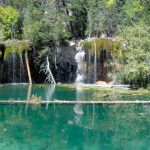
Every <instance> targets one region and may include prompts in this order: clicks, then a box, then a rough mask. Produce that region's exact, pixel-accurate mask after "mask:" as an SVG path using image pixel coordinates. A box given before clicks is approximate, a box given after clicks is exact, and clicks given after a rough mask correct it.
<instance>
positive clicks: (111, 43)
mask: <svg viewBox="0 0 150 150" xmlns="http://www.w3.org/2000/svg"><path fill="white" fill-rule="evenodd" d="M81 46H82V49H83V48H85V47H87V48H89V49H90V54H91V56H93V55H94V50H95V47H96V54H97V56H100V53H101V51H102V50H106V51H107V52H110V53H112V54H113V55H114V56H115V57H117V56H118V55H119V54H120V49H121V42H120V41H117V40H114V39H112V38H108V39H94V40H92V41H90V42H87V41H85V42H84V41H83V42H81Z"/></svg>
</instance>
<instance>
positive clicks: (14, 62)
mask: <svg viewBox="0 0 150 150" xmlns="http://www.w3.org/2000/svg"><path fill="white" fill-rule="evenodd" d="M12 59H13V80H12V82H13V83H15V82H16V54H15V53H14V50H13V54H12Z"/></svg>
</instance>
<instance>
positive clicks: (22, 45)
mask: <svg viewBox="0 0 150 150" xmlns="http://www.w3.org/2000/svg"><path fill="white" fill-rule="evenodd" d="M4 44H5V52H4V60H6V58H7V56H8V54H13V53H17V54H18V55H22V54H23V51H24V50H29V43H28V41H19V40H7V41H6V42H5V43H4Z"/></svg>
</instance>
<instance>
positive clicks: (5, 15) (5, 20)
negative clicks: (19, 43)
mask: <svg viewBox="0 0 150 150" xmlns="http://www.w3.org/2000/svg"><path fill="white" fill-rule="evenodd" d="M18 18H19V12H17V11H16V10H15V9H14V8H12V7H11V6H7V7H1V6H0V20H1V27H2V35H3V37H4V39H8V38H13V36H14V34H15V31H14V26H15V23H16V22H17V21H18Z"/></svg>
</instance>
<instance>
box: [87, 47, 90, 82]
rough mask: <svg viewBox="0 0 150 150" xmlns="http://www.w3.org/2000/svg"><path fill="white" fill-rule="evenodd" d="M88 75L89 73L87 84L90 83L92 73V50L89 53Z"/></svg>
mask: <svg viewBox="0 0 150 150" xmlns="http://www.w3.org/2000/svg"><path fill="white" fill-rule="evenodd" d="M87 69H88V73H87V82H88V83H90V73H91V54H90V49H89V53H88V68H87Z"/></svg>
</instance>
